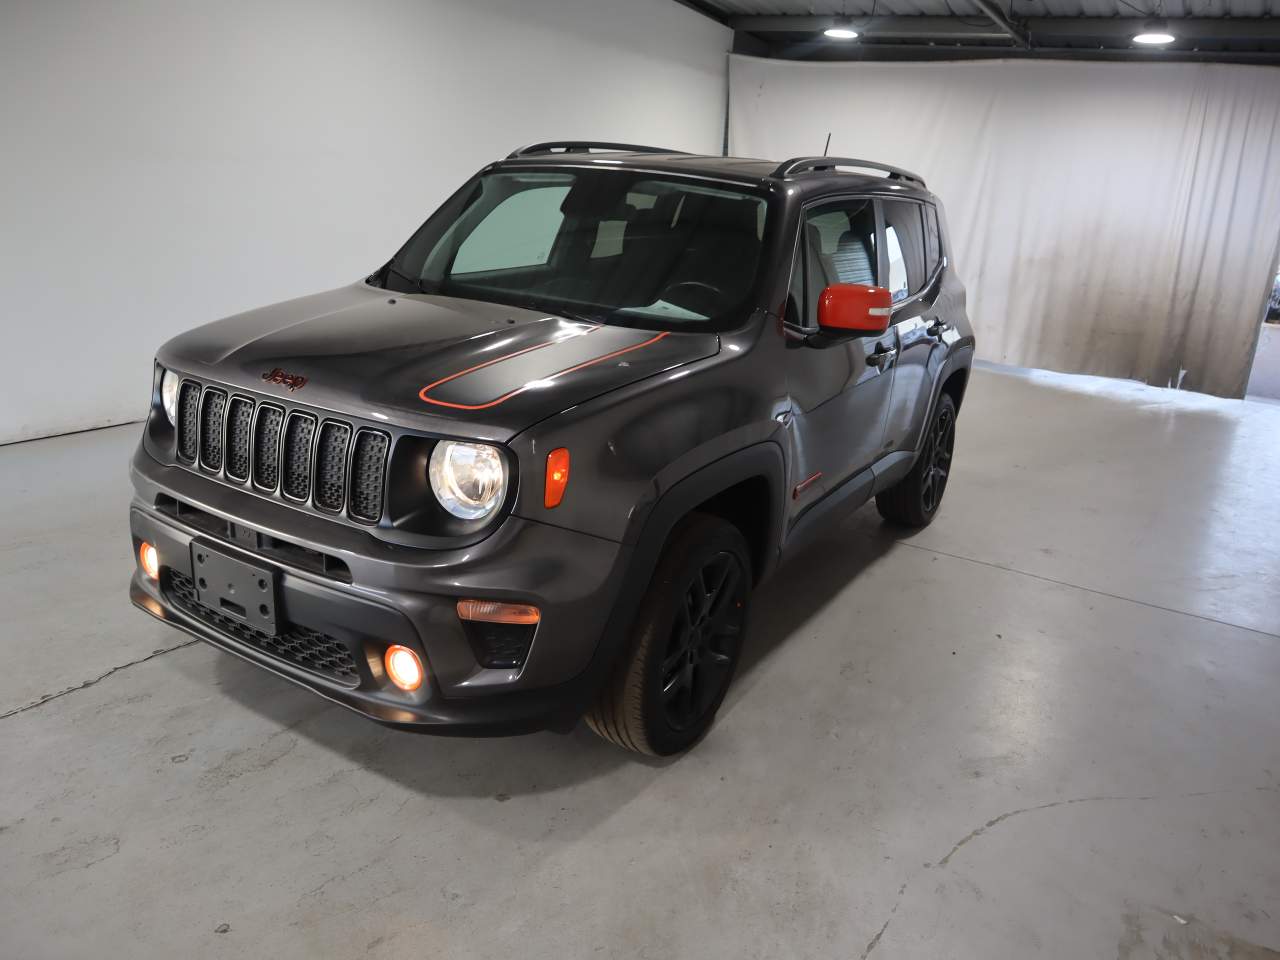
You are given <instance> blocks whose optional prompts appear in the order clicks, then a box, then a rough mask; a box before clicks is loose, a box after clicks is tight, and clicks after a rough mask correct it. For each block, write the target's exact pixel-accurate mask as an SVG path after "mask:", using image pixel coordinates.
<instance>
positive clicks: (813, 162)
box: [773, 157, 924, 187]
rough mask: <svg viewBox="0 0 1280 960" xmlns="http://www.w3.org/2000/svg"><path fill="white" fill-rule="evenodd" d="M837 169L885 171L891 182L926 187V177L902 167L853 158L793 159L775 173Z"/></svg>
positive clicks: (779, 175) (784, 173)
mask: <svg viewBox="0 0 1280 960" xmlns="http://www.w3.org/2000/svg"><path fill="white" fill-rule="evenodd" d="M836 167H864V168H866V169H867V170H883V171H884V172H885V173H887V174H888V175H889V179H890V180H909V181H911V182H912V183H917V184H919V185H920V186H922V187H923V186H924V177H922V176H920V174H918V173H912V172H911V171H910V170H903V169H902V168H901V167H891V166H889V164H887V163H876V162H875V161H874V160H854V159H853V158H851V157H792V158H791V159H790V160H787V161H785V162H783V163H780V164H778V169H776V170H774V171H773V175H774V176H775V177H779V178H781V177H789V176H791V175H792V174H793V173H805V172H807V171H810V170H813V171H818V170H834V169H835V168H836Z"/></svg>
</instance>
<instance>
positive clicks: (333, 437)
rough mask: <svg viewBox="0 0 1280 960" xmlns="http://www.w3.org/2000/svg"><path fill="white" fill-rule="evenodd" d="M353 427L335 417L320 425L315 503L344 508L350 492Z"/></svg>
mask: <svg viewBox="0 0 1280 960" xmlns="http://www.w3.org/2000/svg"><path fill="white" fill-rule="evenodd" d="M350 439H351V428H350V427H349V426H347V425H346V424H345V423H338V422H337V421H336V420H326V421H325V422H324V423H323V424H321V425H320V436H319V438H317V440H316V489H315V498H316V505H317V506H319V507H321V508H323V509H325V510H341V509H342V501H343V500H344V499H345V497H346V492H347V441H349V440H350Z"/></svg>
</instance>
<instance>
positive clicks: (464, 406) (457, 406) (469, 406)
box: [418, 327, 671, 410]
mask: <svg viewBox="0 0 1280 960" xmlns="http://www.w3.org/2000/svg"><path fill="white" fill-rule="evenodd" d="M599 329H600V328H599V327H592V328H591V329H590V330H588V331H587V332H586V333H584V334H581V336H586V334H587V333H592V332H594V331H596V330H599ZM670 332H671V331H669V330H664V331H663V332H662V333H660V334H658V335H657V336H655V337H650V338H649V339H648V340H646V341H644V342H643V343H633V344H632V345H631V346H629V347H623V348H622V349H621V350H614V351H613V352H612V353H606V354H604V355H603V356H599V357H595V358H594V359H592V360H587V361H585V362H583V363H579V364H577V365H576V366H572V367H566V368H565V369H563V370H558V371H556V372H555V373H553V374H551V376H549V377H543V378H541V379H544V380H554V379H555V378H556V377H562V376H564V375H565V374H566V373H573V372H574V371H575V370H581V369H583V368H584V367H590V366H592V365H593V364H597V363H602V362H604V361H605V360H611V359H613V358H614V357H620V356H622V354H624V353H630V352H631V351H632V350H639V349H640V348H641V347H647V346H649V344H651V343H657V342H658V341H659V340H661V339H662V338H663V337H665V336H667V335H668V334H669V333H670ZM564 339H565V340H572V339H573V338H572V337H565V338H564ZM560 342H561V341H560V340H554V341H552V343H560ZM549 346H551V343H539V344H537V345H535V346H532V347H525V348H524V349H523V350H517V351H516V352H515V353H511V354H508V355H507V356H505V357H495V358H494V359H492V360H486V361H485V362H484V363H478V364H476V365H475V366H474V367H468V368H467V369H466V370H462V371H459V372H458V373H455V374H451V375H450V376H447V377H445V378H444V379H442V380H437V381H436V382H435V383H431V384H428V385H427V386H425V387H423V388H422V389H421V390H419V391H418V397H419V398H420V399H422V400H423V401H425V402H426V403H434V404H435V405H436V406H439V407H452V408H453V409H454V410H487V409H488V408H489V407H496V406H497V405H498V404H500V403H503V402H505V401H507V400H510V399H511V398H512V397H514V396H515V395H516V394H518V393H524V391H525V390H526V389H527V387H528V385H527V384H526V385H525V386H522V387H517V388H516V389H514V390H512V391H510V392H509V393H504V394H503V395H502V396H500V397H498V399H496V400H490V401H489V402H488V403H450V402H449V401H447V400H433V399H432V398H431V397H428V396H427V392H428V391H430V390H433V389H434V388H436V387H438V386H440V384H442V383H448V382H449V381H450V380H456V379H457V378H458V377H460V376H462V375H463V374H466V373H471V372H472V371H474V370H479V369H481V368H483V367H487V366H489V365H490V364H494V363H498V362H500V361H502V360H510V359H511V358H512V357H518V356H520V355H521V354H522V353H528V352H530V351H531V350H538V349H540V348H542V347H549Z"/></svg>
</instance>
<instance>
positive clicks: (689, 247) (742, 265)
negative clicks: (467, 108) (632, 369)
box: [383, 170, 766, 330]
mask: <svg viewBox="0 0 1280 960" xmlns="http://www.w3.org/2000/svg"><path fill="white" fill-rule="evenodd" d="M765 208H766V202H765V199H764V198H763V197H762V196H756V195H754V194H751V193H746V192H743V191H741V190H734V189H732V188H723V187H719V186H714V187H713V186H706V185H704V184H702V183H700V182H697V181H691V180H680V179H676V178H664V177H659V176H655V175H653V174H651V173H633V172H629V171H622V170H572V171H569V170H558V171H554V172H549V171H546V172H543V171H525V172H515V171H503V172H496V173H490V174H486V175H482V176H480V177H477V178H476V179H475V181H474V182H473V183H472V185H471V186H470V188H469V189H464V190H462V191H461V192H460V193H458V194H457V195H455V196H454V197H453V198H452V199H450V200H449V201H448V202H447V203H446V204H445V205H444V206H443V207H441V208H440V210H439V211H437V212H436V214H435V215H433V216H432V217H431V219H430V220H428V221H427V222H426V223H425V224H423V226H422V227H421V229H419V230H418V232H417V233H416V234H415V235H414V236H413V238H412V239H411V240H410V241H409V242H408V243H407V244H405V246H404V248H403V249H402V250H401V251H400V252H399V253H398V254H397V255H396V257H395V259H394V260H392V261H391V263H390V264H388V266H387V269H386V270H385V271H384V273H385V276H384V278H383V282H384V283H385V284H386V285H387V286H388V287H391V288H394V289H400V290H405V291H421V292H426V293H438V294H443V295H445V296H451V297H465V298H469V299H474V300H488V301H497V302H499V303H509V304H512V305H515V306H521V307H529V308H532V309H535V310H546V311H548V312H550V313H559V314H561V315H565V316H569V317H573V318H586V319H591V320H597V321H601V322H604V323H610V324H618V325H623V326H635V327H644V328H652V329H672V330H675V329H707V328H710V327H714V326H718V321H721V320H731V319H734V317H733V315H734V314H735V313H736V312H737V311H738V310H739V309H740V308H741V307H743V306H744V305H745V303H746V301H747V298H748V297H749V296H750V293H751V288H752V285H753V282H754V280H755V274H756V265H757V263H758V261H759V259H760V246H761V238H762V237H763V236H764V223H765Z"/></svg>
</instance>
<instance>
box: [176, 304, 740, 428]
mask: <svg viewBox="0 0 1280 960" xmlns="http://www.w3.org/2000/svg"><path fill="white" fill-rule="evenodd" d="M718 351H719V338H718V337H717V336H716V335H715V334H711V333H680V332H656V331H652V330H635V329H631V328H628V327H612V326H603V325H600V324H594V323H584V322H579V321H574V320H569V319H566V318H563V317H557V316H554V315H550V314H546V313H539V312H537V311H533V310H525V309H522V308H519V307H508V306H503V305H501V304H494V303H485V302H480V301H475V300H461V299H457V298H453V297H439V296H428V295H417V294H414V295H405V294H399V293H390V292H388V291H385V290H378V289H375V288H372V287H369V286H366V285H364V284H355V285H352V286H350V287H343V288H340V289H338V290H332V291H329V292H328V293H322V294H316V295H315V296H310V297H303V298H301V299H298V300H290V301H287V302H285V303H278V304H275V305H273V306H270V307H263V308H261V309H259V310H251V311H249V312H247V313H242V314H237V315H236V316H233V317H228V318H227V319H225V320H218V321H216V322H214V323H210V324H206V325H205V326H203V327H198V328H196V329H194V330H191V331H189V332H188V333H184V334H182V335H181V336H179V337H176V338H175V339H173V340H171V341H169V342H168V343H167V344H165V346H164V347H163V348H162V349H161V350H160V353H159V355H158V360H159V361H160V363H161V364H163V365H164V366H166V367H170V368H172V369H174V370H177V371H179V372H181V373H186V374H190V375H192V376H195V377H200V378H204V379H208V380H212V381H215V382H217V383H221V384H224V385H226V386H227V387H229V388H232V389H237V388H238V389H243V390H250V391H253V392H254V393H257V394H266V395H269V396H270V395H275V396H279V397H281V398H284V399H288V400H291V401H293V402H296V403H300V404H304V405H306V406H310V407H318V408H320V409H322V410H331V411H334V412H337V413H345V414H348V415H350V416H355V417H361V418H363V419H365V420H370V421H374V422H377V421H384V422H394V423H399V424H404V425H406V426H411V427H416V428H418V429H422V430H424V431H427V432H439V433H447V434H454V435H462V436H471V437H475V438H477V439H482V440H493V441H497V442H504V441H506V440H508V439H510V438H511V437H512V436H514V435H515V434H516V433H519V432H520V431H521V430H524V429H525V428H527V427H529V426H531V425H532V424H534V423H537V422H538V421H539V420H542V419H545V418H546V417H549V416H551V415H553V414H555V413H558V412H560V411H561V410H565V409H568V408H569V407H572V406H575V405H577V404H580V403H583V402H584V401H587V400H590V399H591V398H592V397H596V396H599V395H600V394H602V393H606V392H608V391H610V390H616V389H617V388H619V387H623V386H626V385H627V384H630V383H634V382H635V381H637V380H641V379H643V378H645V377H651V376H654V375H655V374H658V373H662V372H663V371H666V370H670V369H672V368H674V367H678V366H680V365H682V364H685V363H689V362H691V361H694V360H700V359H703V358H705V357H710V356H713V355H715V354H716V353H717V352H718Z"/></svg>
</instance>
